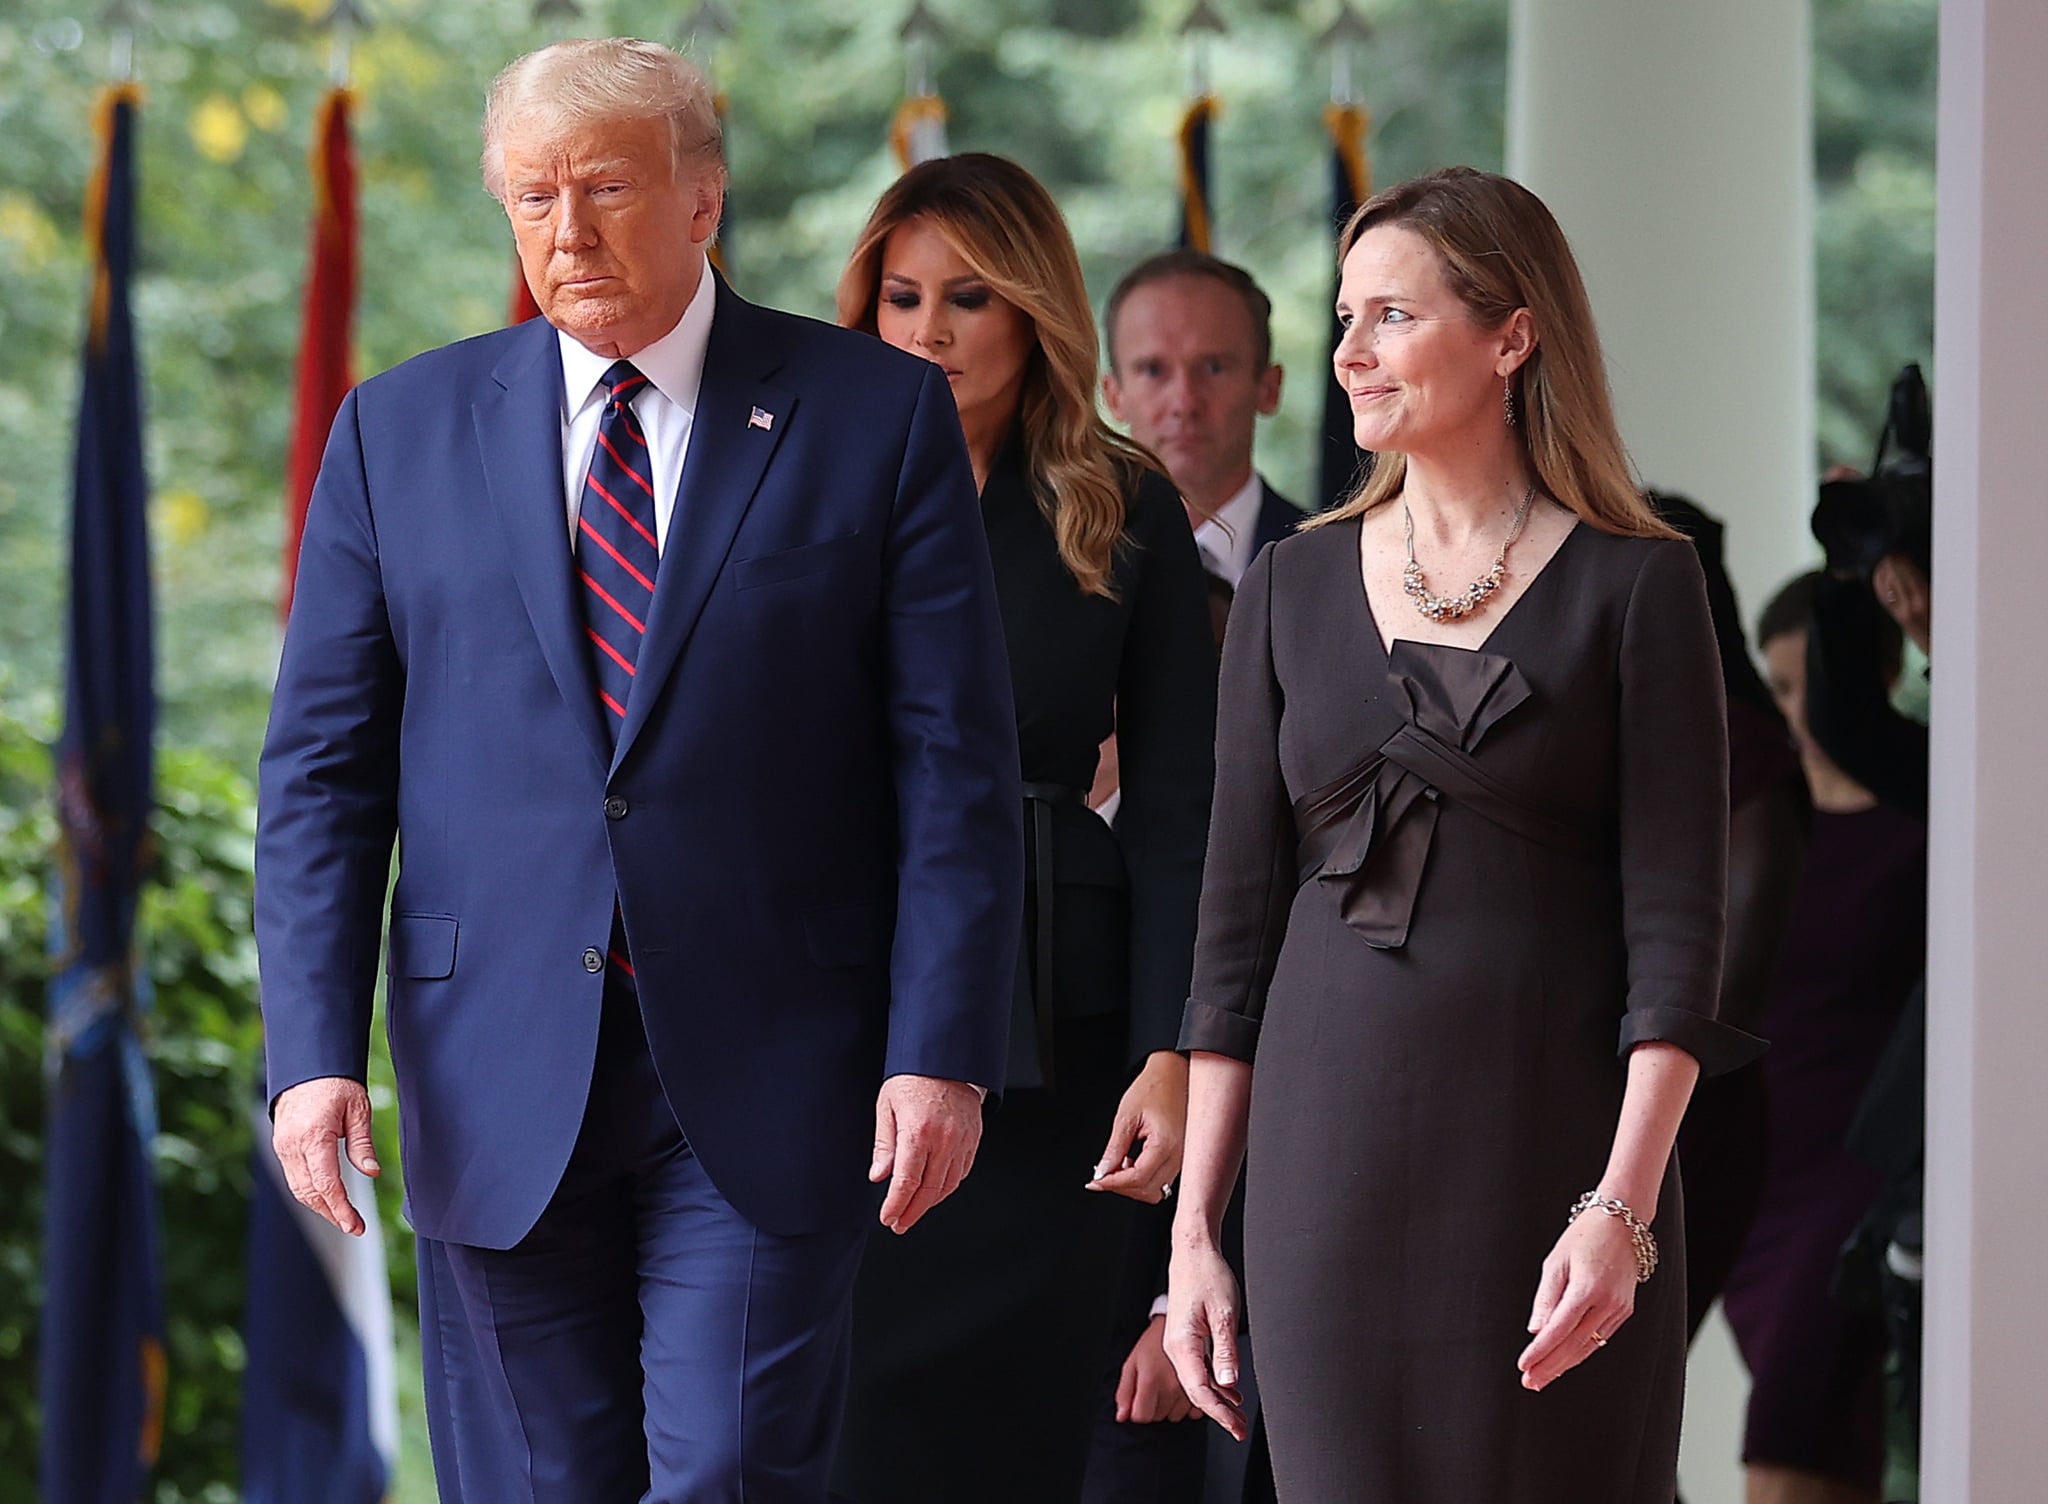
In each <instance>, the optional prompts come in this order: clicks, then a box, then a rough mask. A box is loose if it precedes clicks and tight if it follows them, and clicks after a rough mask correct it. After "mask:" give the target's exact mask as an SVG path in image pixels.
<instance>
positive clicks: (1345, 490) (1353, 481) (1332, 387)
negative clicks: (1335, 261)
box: [1316, 5, 1372, 509]
mask: <svg viewBox="0 0 2048 1504" xmlns="http://www.w3.org/2000/svg"><path fill="white" fill-rule="evenodd" d="M1371 38H1372V30H1371V28H1370V27H1369V26H1368V25H1367V24H1366V23H1365V21H1364V20H1362V19H1361V18H1360V17H1359V15H1358V13H1357V12H1356V11H1354V10H1352V9H1351V7H1350V6H1349V5H1346V6H1344V7H1343V8H1342V9H1341V10H1339V11H1338V13H1337V19H1336V21H1335V22H1333V23H1332V24H1331V25H1330V27H1329V28H1328V29H1327V30H1325V31H1324V32H1323V34H1322V36H1321V37H1320V38H1319V39H1318V41H1319V45H1320V46H1321V47H1322V48H1323V49H1324V50H1325V51H1326V52H1327V53H1328V54H1329V58H1330V100H1329V103H1328V104H1327V105H1325V106H1324V108H1323V126H1324V129H1325V130H1326V131H1327V132H1328V133H1329V137H1330V229H1331V231H1332V233H1335V232H1336V231H1338V230H1340V229H1341V228H1342V227H1343V225H1344V223H1345V221H1347V220H1348V219H1349V218H1350V217H1351V215H1352V213H1353V212H1354V211H1356V209H1357V208H1358V206H1359V205H1360V204H1361V203H1363V202H1364V201H1365V200H1366V199H1367V198H1368V197H1369V196H1370V195H1371V193H1372V167H1371V164H1370V162H1369V161H1368V159H1367V157H1366V139H1367V136H1368V134H1369V133H1370V131H1371V129H1372V114H1371V112H1370V111H1368V110H1367V109H1366V108H1365V106H1364V105H1363V104H1362V103H1360V101H1359V88H1358V77H1357V69H1356V61H1357V51H1358V49H1359V48H1360V47H1362V46H1363V45H1364V44H1365V43H1366V42H1368V41H1370V40H1371ZM1330 301H1331V302H1332V303H1333V304H1334V303H1335V302H1336V293H1335V290H1334V288H1333V290H1332V293H1331V299H1330ZM1343 337H1344V331H1343V329H1342V328H1341V327H1340V326H1339V325H1338V324H1337V323H1336V321H1335V319H1334V317H1333V318H1332V320H1331V324H1330V353H1331V360H1330V361H1329V362H1327V363H1326V364H1325V367H1324V369H1325V370H1326V371H1328V372H1329V375H1328V377H1327V379H1326V384H1325V388H1324V394H1323V434H1322V446H1321V453H1320V455H1319V456H1318V461H1319V462H1318V465H1317V477H1316V479H1317V491H1318V493H1319V494H1318V497H1317V506H1318V509H1327V508H1329V507H1333V506H1337V505H1339V504H1341V503H1342V502H1343V500H1344V499H1345V497H1346V496H1347V495H1349V494H1350V493H1351V492H1352V491H1353V490H1355V489H1356V487H1357V486H1358V484H1359V482H1360V481H1361V480H1362V478H1363V476H1364V474H1365V473H1366V471H1365V469H1364V467H1365V466H1366V465H1369V464H1370V460H1369V458H1367V457H1366V456H1363V455H1361V454H1360V453H1359V451H1358V446H1357V444H1356V443H1355V442H1354V441H1353V439H1352V436H1351V402H1350V399H1349V397H1348V396H1347V395H1346V394H1345V391H1344V388H1343V386H1342V385H1340V384H1339V383H1338V381H1337V376H1336V364H1335V356H1336V349H1337V344H1338V342H1339V341H1340V340H1341V339H1342V338H1343Z"/></svg>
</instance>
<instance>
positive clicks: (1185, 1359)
mask: <svg viewBox="0 0 2048 1504" xmlns="http://www.w3.org/2000/svg"><path fill="white" fill-rule="evenodd" d="M1175 1245H1176V1246H1175V1248H1174V1252H1173V1262H1172V1263H1171V1264H1170V1265H1169V1266H1168V1267H1167V1276H1166V1355H1167V1357H1169V1358H1171V1359H1173V1371H1174V1372H1175V1373H1176V1374H1177V1375H1179V1376H1180V1387H1181V1388H1182V1389H1183V1390H1184V1391H1186V1393H1187V1397H1188V1398H1189V1399H1190V1400H1191V1401H1193V1403H1194V1406H1195V1408H1196V1409H1197V1410H1200V1411H1201V1412H1202V1413H1203V1414H1204V1415H1206V1416H1208V1417H1209V1418H1210V1419H1211V1420H1213V1421H1215V1422H1216V1424H1217V1425H1219V1426H1221V1427H1222V1428H1223V1429H1224V1430H1226V1431H1228V1432H1229V1433H1230V1434H1231V1435H1232V1436H1233V1437H1235V1438H1236V1439H1237V1440H1239V1441H1243V1440H1244V1439H1245V1437H1247V1436H1248V1435H1250V1434H1251V1428H1250V1427H1249V1426H1247V1425H1246V1424H1245V1418H1244V1408H1243V1406H1244V1397H1243V1395H1242V1394H1241V1393H1240V1392H1239V1390H1238V1387H1237V1311H1238V1294H1237V1276H1236V1275H1234V1274H1232V1273H1231V1272H1230V1265H1229V1263H1228V1262H1227V1261H1226V1260H1225V1259H1224V1257H1223V1255H1222V1254H1221V1253H1219V1252H1217V1251H1216V1248H1215V1247H1214V1245H1212V1244H1205V1245H1203V1246H1200V1247H1185V1246H1181V1245H1180V1243H1179V1240H1178V1238H1176V1240H1175Z"/></svg>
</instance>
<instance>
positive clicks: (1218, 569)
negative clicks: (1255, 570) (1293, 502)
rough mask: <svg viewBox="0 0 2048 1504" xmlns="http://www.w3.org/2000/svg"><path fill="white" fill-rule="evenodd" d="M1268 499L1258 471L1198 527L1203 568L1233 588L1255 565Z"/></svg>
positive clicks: (1197, 541)
mask: <svg viewBox="0 0 2048 1504" xmlns="http://www.w3.org/2000/svg"><path fill="white" fill-rule="evenodd" d="M1265 500H1266V496H1265V490H1264V488H1263V487H1262V485H1261V484H1260V481H1259V472H1258V471H1256V470H1254V471H1253V472H1252V473H1251V476H1250V477H1249V478H1248V479H1247V480H1246V481H1245V483H1244V484H1243V485H1242V486H1240V487H1239V488H1238V491H1237V494H1236V495H1235V496H1233V497H1231V498H1230V500H1228V501H1226V502H1224V503H1223V505H1222V506H1220V507H1218V508H1217V509H1216V515H1215V516H1213V517H1210V518H1207V519H1205V520H1204V521H1203V523H1202V525H1201V526H1200V527H1198V528H1196V529H1195V547H1196V548H1198V549H1200V550H1201V551H1202V567H1203V568H1204V569H1206V570H1208V571H1209V573H1211V574H1213V575H1215V576H1217V577H1218V578H1220V579H1221V580H1222V581H1223V582H1224V583H1225V584H1226V585H1228V586H1229V587H1230V588H1231V589H1232V590H1235V589H1236V588H1237V585H1238V581H1240V580H1242V579H1243V578H1244V572H1245V571H1246V570H1247V569H1250V568H1251V567H1252V558H1253V556H1254V555H1255V554H1257V552H1258V535H1259V510H1260V508H1261V507H1263V506H1264V505H1265ZM1218 524H1221V525H1220V526H1219V525H1218Z"/></svg>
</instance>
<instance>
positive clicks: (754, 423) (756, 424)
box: [747, 407, 775, 433]
mask: <svg viewBox="0 0 2048 1504" xmlns="http://www.w3.org/2000/svg"><path fill="white" fill-rule="evenodd" d="M747 427H749V428H758V429H760V430H761V432H763V433H769V432H771V431H773V429H774V427H775V414H773V413H771V412H769V411H767V410H766V409H765V408H759V407H757V408H755V409H754V410H753V412H751V413H750V414H748V415H747Z"/></svg>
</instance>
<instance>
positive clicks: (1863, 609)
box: [1756, 569, 1906, 682]
mask: <svg viewBox="0 0 2048 1504" xmlns="http://www.w3.org/2000/svg"><path fill="white" fill-rule="evenodd" d="M1818 610H1826V611H1827V612H1828V613H1829V618H1830V620H1831V621H1833V622H1838V623H1840V626H1839V627H1836V628H1834V629H1832V630H1831V631H1830V634H1829V640H1830V641H1831V642H1833V641H1835V640H1836V639H1837V638H1840V639H1841V641H1842V645H1848V644H1854V645H1855V647H1856V649H1857V650H1858V651H1859V652H1861V653H1862V654H1863V655H1864V656H1865V658H1866V659H1867V661H1868V662H1870V663H1871V664H1874V665H1875V666H1876V671H1877V673H1878V674H1879V675H1880V676H1881V677H1882V678H1883V679H1884V680H1885V681H1887V682H1889V681H1890V680H1892V679H1896V678H1897V677H1898V675H1899V670H1900V668H1901V666H1902V665H1903V664H1904V662H1905V650H1906V647H1905V634H1904V633H1903V632H1902V631H1900V630H1899V624H1898V623H1897V622H1896V621H1894V620H1893V619H1892V617H1891V613H1889V612H1888V611H1886V610H1885V609H1884V608H1883V607H1882V606H1880V605H1878V603H1877V597H1876V596H1874V595H1872V594H1871V593H1870V587H1869V586H1868V585H1867V584H1865V583H1864V582H1862V581H1860V580H1837V579H1832V578H1830V577H1829V576H1828V574H1827V572H1826V571H1825V570H1820V569H1816V570H1813V571H1812V572H1811V573H1808V574H1802V575H1799V576H1797V577H1796V578H1794V579H1792V580H1789V581H1787V582H1786V584H1785V586H1784V588H1782V589H1781V590H1779V592H1778V593H1777V594H1776V595H1774V596H1772V597H1771V600H1770V604H1769V605H1767V606H1765V607H1764V609H1763V614H1762V615H1761V616H1759V617H1758V618H1757V623H1756V643H1757V646H1758V647H1762V646H1763V645H1764V644H1765V643H1767V642H1770V641H1771V640H1772V639H1773V638H1777V637H1784V636H1787V635H1788V634H1790V633H1793V632H1811V631H1812V630H1813V619H1814V613H1815V612H1816V611H1818Z"/></svg>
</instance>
